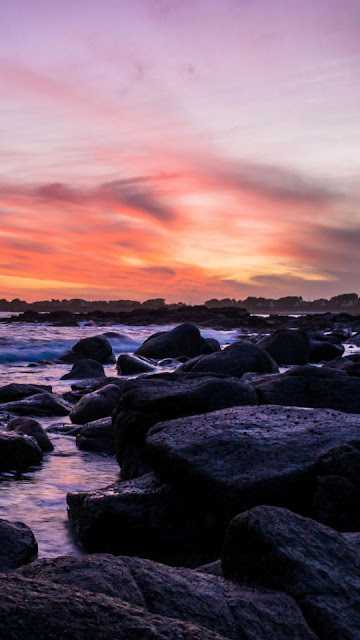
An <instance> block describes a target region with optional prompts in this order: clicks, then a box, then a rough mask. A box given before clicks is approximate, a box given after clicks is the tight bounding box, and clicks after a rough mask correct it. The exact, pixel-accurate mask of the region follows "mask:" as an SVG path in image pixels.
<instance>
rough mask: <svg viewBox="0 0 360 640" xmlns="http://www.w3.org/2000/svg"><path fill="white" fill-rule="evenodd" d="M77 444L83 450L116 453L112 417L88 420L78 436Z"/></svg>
mask: <svg viewBox="0 0 360 640" xmlns="http://www.w3.org/2000/svg"><path fill="white" fill-rule="evenodd" d="M76 445H77V446H78V447H79V449H81V450H82V451H96V452H98V453H109V454H110V455H115V443H114V437H113V428H112V423H111V418H110V417H109V418H101V419H100V420H95V421H94V422H88V424H86V425H85V426H84V427H82V428H81V430H80V432H79V434H78V435H77V436H76Z"/></svg>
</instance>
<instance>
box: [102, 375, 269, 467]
mask: <svg viewBox="0 0 360 640" xmlns="http://www.w3.org/2000/svg"><path fill="white" fill-rule="evenodd" d="M256 403H257V397H256V393H255V391H254V389H253V388H252V387H251V386H250V385H249V384H245V383H243V382H241V381H240V380H238V379H236V378H231V377H225V376H220V375H215V374H213V375H207V374H203V373H195V374H192V373H189V374H186V373H162V374H158V375H152V376H146V377H140V378H136V379H134V380H129V381H128V382H127V383H126V385H124V387H123V389H122V394H121V398H120V401H119V403H118V405H117V407H116V410H115V412H114V415H113V427H114V437H115V441H116V455H117V460H118V462H119V465H120V467H121V472H122V476H123V477H125V478H131V477H136V476H137V475H140V474H141V473H144V472H147V471H148V470H149V466H148V462H147V460H146V452H145V451H144V439H145V436H146V433H147V431H148V430H149V428H150V427H151V426H153V425H154V424H155V423H156V422H160V421H162V420H168V419H171V418H176V417H179V416H185V415H191V414H194V413H196V414H199V413H207V412H210V411H214V410H215V409H223V408H226V407H233V406H237V405H250V404H256Z"/></svg>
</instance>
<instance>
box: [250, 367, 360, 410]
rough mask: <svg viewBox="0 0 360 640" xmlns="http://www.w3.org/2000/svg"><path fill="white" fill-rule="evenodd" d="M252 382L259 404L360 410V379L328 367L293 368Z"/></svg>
mask: <svg viewBox="0 0 360 640" xmlns="http://www.w3.org/2000/svg"><path fill="white" fill-rule="evenodd" d="M253 385H254V386H255V388H256V392H257V395H258V398H259V402H260V404H278V405H284V406H296V407H314V408H328V409H336V410H338V411H344V412H345V413H360V380H359V379H358V378H356V377H350V376H348V375H347V374H346V372H344V371H341V370H336V369H331V368H330V367H312V366H311V365H307V366H304V367H295V368H293V369H291V370H290V371H286V372H285V373H283V374H282V375H280V376H278V377H274V378H272V379H269V380H268V381H263V382H260V383H259V384H258V383H257V382H256V381H253Z"/></svg>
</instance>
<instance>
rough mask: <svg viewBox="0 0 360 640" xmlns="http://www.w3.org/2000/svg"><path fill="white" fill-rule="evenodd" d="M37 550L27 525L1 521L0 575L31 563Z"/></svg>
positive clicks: (33, 537)
mask: <svg viewBox="0 0 360 640" xmlns="http://www.w3.org/2000/svg"><path fill="white" fill-rule="evenodd" d="M37 550H38V546H37V542H36V540H35V536H34V534H33V532H32V531H31V529H29V527H27V526H26V524H24V523H23V522H8V521H7V520H1V519H0V573H5V572H6V571H12V570H13V569H17V567H21V565H23V564H26V563H27V562H31V560H33V559H34V557H35V556H36V554H37Z"/></svg>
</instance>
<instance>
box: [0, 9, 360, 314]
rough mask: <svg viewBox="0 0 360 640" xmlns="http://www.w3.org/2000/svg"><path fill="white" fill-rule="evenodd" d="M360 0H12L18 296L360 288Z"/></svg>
mask: <svg viewBox="0 0 360 640" xmlns="http://www.w3.org/2000/svg"><path fill="white" fill-rule="evenodd" d="M359 33H360V2H359V0H317V1H316V2H314V1H313V0H301V1H300V0H271V1H270V0H131V2H130V1H129V0H117V1H115V0H102V1H101V2H100V0H63V1H62V2H61V3H60V2H58V0H31V2H29V1H28V0H2V2H1V21H0V297H6V298H8V299H12V298H14V297H21V298H22V299H26V300H29V301H30V300H35V299H44V298H49V297H50V298H60V299H62V298H72V297H77V298H78V297H82V298H87V299H108V300H110V299H119V298H130V299H137V300H145V299H148V298H152V297H164V298H166V300H167V301H168V302H177V301H179V300H182V301H184V302H191V303H193V304H194V303H199V302H203V301H204V300H206V299H209V298H212V297H218V298H222V297H230V298H235V299H244V298H246V297H247V296H248V295H254V296H265V297H274V298H278V297H280V296H284V295H302V296H303V298H304V299H307V300H312V299H315V298H319V297H327V298H328V297H331V296H333V295H336V294H339V293H344V292H352V291H355V292H357V293H359V292H360V286H359V270H360V269H359V267H360V251H359V247H360V207H359V203H360V183H359V175H360V38H359Z"/></svg>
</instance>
